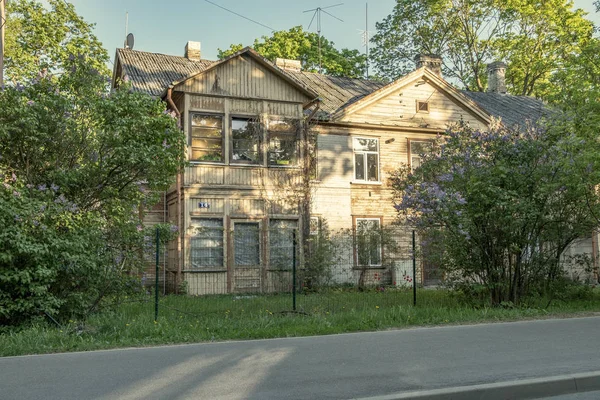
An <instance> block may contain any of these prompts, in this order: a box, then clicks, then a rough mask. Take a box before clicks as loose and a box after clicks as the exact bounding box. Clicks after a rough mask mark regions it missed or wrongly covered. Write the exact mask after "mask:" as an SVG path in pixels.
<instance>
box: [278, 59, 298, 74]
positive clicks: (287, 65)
mask: <svg viewBox="0 0 600 400" xmlns="http://www.w3.org/2000/svg"><path fill="white" fill-rule="evenodd" d="M275 65H277V66H278V67H279V68H281V69H283V70H284V71H292V72H300V71H301V70H302V62H301V61H300V60H288V59H287V58H276V59H275Z"/></svg>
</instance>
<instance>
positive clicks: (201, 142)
mask: <svg viewBox="0 0 600 400" xmlns="http://www.w3.org/2000/svg"><path fill="white" fill-rule="evenodd" d="M191 160H192V161H216V162H223V117H222V116H220V115H204V114H192V158H191Z"/></svg>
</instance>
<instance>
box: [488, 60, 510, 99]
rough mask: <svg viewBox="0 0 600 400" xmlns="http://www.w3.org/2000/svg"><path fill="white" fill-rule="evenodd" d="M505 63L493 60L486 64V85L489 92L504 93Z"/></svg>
mask: <svg viewBox="0 0 600 400" xmlns="http://www.w3.org/2000/svg"><path fill="white" fill-rule="evenodd" d="M505 72H506V64H504V63H503V62H502V61H495V62H493V63H491V64H488V66H487V73H488V87H487V91H488V92H490V93H506V79H505V77H504V73H505Z"/></svg>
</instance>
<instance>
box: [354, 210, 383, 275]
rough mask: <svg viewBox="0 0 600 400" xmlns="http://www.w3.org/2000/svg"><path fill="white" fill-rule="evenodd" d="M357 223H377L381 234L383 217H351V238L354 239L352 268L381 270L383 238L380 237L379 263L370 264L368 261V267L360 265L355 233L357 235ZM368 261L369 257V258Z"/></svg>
mask: <svg viewBox="0 0 600 400" xmlns="http://www.w3.org/2000/svg"><path fill="white" fill-rule="evenodd" d="M359 221H377V223H378V228H379V231H380V233H381V229H382V226H383V217H381V216H376V217H373V216H355V217H353V225H352V227H353V238H354V246H353V247H354V249H353V253H354V266H355V267H356V268H381V267H382V266H383V256H384V251H383V238H382V237H380V240H379V263H378V264H371V263H370V261H369V264H368V265H364V264H360V262H359V260H360V257H359V255H358V253H359V248H358V241H357V233H358V222H359ZM369 259H370V256H369Z"/></svg>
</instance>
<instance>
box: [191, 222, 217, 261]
mask: <svg viewBox="0 0 600 400" xmlns="http://www.w3.org/2000/svg"><path fill="white" fill-rule="evenodd" d="M192 226H193V227H194V231H195V232H194V236H192V238H191V265H192V268H207V267H223V220H222V219H217V218H210V219H208V218H207V219H193V220H192Z"/></svg>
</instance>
